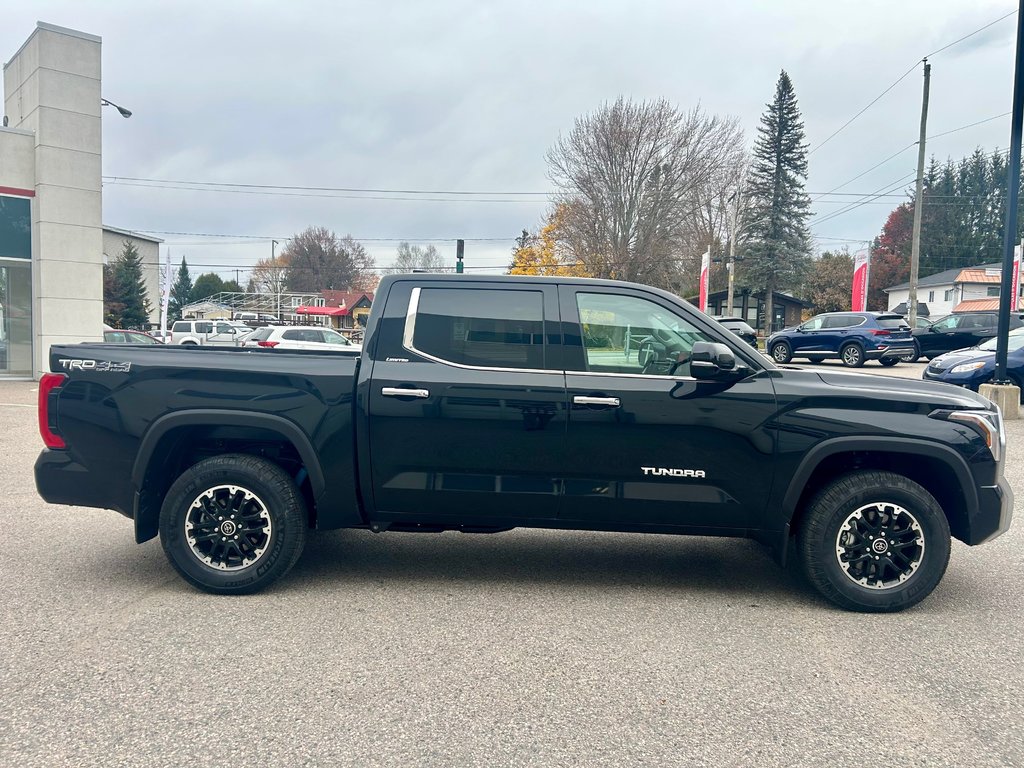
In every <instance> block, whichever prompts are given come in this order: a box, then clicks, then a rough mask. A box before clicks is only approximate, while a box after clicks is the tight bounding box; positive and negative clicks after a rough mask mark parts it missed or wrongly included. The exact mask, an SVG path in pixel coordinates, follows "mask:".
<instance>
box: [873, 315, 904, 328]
mask: <svg viewBox="0 0 1024 768" xmlns="http://www.w3.org/2000/svg"><path fill="white" fill-rule="evenodd" d="M876 320H877V322H878V327H879V328H887V329H889V330H893V329H895V328H909V327H910V326H909V325H907V321H906V320H904V319H903V318H902V317H900V316H899V315H884V316H882V317H879V318H876Z"/></svg>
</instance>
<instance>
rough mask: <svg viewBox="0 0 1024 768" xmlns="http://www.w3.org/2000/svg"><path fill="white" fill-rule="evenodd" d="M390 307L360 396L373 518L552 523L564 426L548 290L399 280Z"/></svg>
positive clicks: (552, 299)
mask: <svg viewBox="0 0 1024 768" xmlns="http://www.w3.org/2000/svg"><path fill="white" fill-rule="evenodd" d="M420 282H422V281H420ZM378 300H379V299H378ZM386 301H387V303H386V304H385V313H386V314H385V315H384V319H383V321H382V323H381V328H382V330H381V331H380V338H379V341H378V342H377V343H376V346H375V349H374V352H373V360H374V362H373V371H372V375H371V380H370V388H369V394H368V404H369V430H368V434H369V436H370V457H371V458H370V466H371V471H372V487H373V498H374V506H375V508H376V512H375V513H374V515H375V517H376V518H378V519H385V520H386V519H389V518H390V519H403V520H407V519H416V520H419V521H422V522H423V523H424V524H428V523H446V522H453V521H456V522H459V523H472V522H477V523H479V524H481V525H487V524H489V523H494V524H500V523H499V522H498V521H500V520H502V519H509V520H519V519H522V518H535V519H553V518H555V517H556V516H557V513H558V504H559V492H560V486H559V482H558V472H559V460H560V456H561V454H562V451H563V450H564V441H565V426H566V400H565V376H564V374H563V373H562V370H561V359H560V358H561V355H560V351H561V347H560V336H559V335H558V328H559V326H558V298H557V289H556V287H555V286H554V285H541V284H535V285H519V284H517V285H514V286H508V287H504V286H503V287H502V288H500V289H495V288H493V287H488V284H486V283H478V284H474V283H472V282H468V281H459V282H458V283H451V282H446V281H434V282H426V283H425V284H423V285H422V286H421V287H417V286H414V285H412V284H411V283H410V282H404V281H399V282H396V283H394V284H393V286H392V288H391V291H390V294H389V295H388V297H387V300H386ZM396 307H397V308H399V310H400V311H401V312H402V313H403V316H402V317H394V316H393V313H394V312H395V311H399V310H396V309H395V308H396Z"/></svg>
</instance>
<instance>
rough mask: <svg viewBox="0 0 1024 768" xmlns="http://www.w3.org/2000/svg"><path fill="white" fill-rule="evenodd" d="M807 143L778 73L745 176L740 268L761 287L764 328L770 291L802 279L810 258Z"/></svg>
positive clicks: (789, 88)
mask: <svg viewBox="0 0 1024 768" xmlns="http://www.w3.org/2000/svg"><path fill="white" fill-rule="evenodd" d="M806 181H807V144H806V142H805V139H804V124H803V122H802V120H801V119H800V109H799V107H798V106H797V101H796V94H795V93H794V91H793V83H792V81H791V80H790V79H789V75H787V74H786V72H785V70H783V71H782V73H781V74H780V75H779V80H778V83H777V84H776V87H775V98H774V99H773V100H772V102H771V103H770V104H768V105H767V108H766V110H765V112H764V114H763V115H762V116H761V124H760V126H758V129H757V141H756V142H755V143H754V157H753V162H752V164H751V169H750V173H749V176H748V177H747V193H746V196H747V199H748V200H749V201H750V204H749V207H748V209H747V214H746V219H747V221H749V222H750V223H749V224H747V233H748V240H747V247H746V248H745V250H744V253H743V258H744V264H743V273H744V276H745V278H746V279H747V280H748V281H749V282H750V284H751V285H752V287H754V288H755V290H757V289H763V290H764V302H765V330H766V331H769V332H770V331H771V328H772V313H773V307H772V293H773V292H774V291H778V290H783V289H786V288H793V287H796V286H798V285H799V284H800V281H801V280H802V278H803V276H804V275H805V274H806V273H807V270H808V268H809V267H810V261H811V244H810V235H809V233H808V231H807V217H808V216H809V215H810V200H809V198H808V197H807V193H806V192H805V191H804V185H805V183H806Z"/></svg>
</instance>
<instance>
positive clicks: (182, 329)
mask: <svg viewBox="0 0 1024 768" xmlns="http://www.w3.org/2000/svg"><path fill="white" fill-rule="evenodd" d="M191 330H192V323H190V322H188V321H185V320H179V321H178V322H176V323H175V324H174V325H173V326H171V332H172V333H188V332H189V331H191Z"/></svg>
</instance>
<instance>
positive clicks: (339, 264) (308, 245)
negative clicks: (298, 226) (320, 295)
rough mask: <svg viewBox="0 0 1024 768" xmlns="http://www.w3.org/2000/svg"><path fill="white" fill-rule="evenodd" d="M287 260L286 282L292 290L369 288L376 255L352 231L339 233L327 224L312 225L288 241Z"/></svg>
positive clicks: (284, 252) (286, 248)
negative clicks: (366, 284) (343, 234)
mask: <svg viewBox="0 0 1024 768" xmlns="http://www.w3.org/2000/svg"><path fill="white" fill-rule="evenodd" d="M281 256H282V258H284V259H286V260H287V264H288V268H287V271H286V273H285V286H286V287H287V288H288V290H289V291H297V292H303V293H316V292H318V291H324V290H336V291H343V290H346V289H348V288H358V289H359V290H365V288H363V285H364V284H365V283H366V282H367V281H369V280H371V279H372V274H373V271H374V262H373V257H372V256H370V254H369V253H368V252H367V251H366V248H365V247H364V246H363V244H362V243H359V242H357V241H356V240H355V239H353V237H352V236H351V235H345V236H344V237H338V235H337V234H335V233H334V232H332V231H331V230H329V229H327V228H326V227H309V228H308V229H306V230H304V231H302V232H300V233H299V234H297V235H295V237H293V238H292V239H291V240H289V241H288V245H287V246H286V247H285V249H284V251H283V252H282V254H281Z"/></svg>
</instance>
